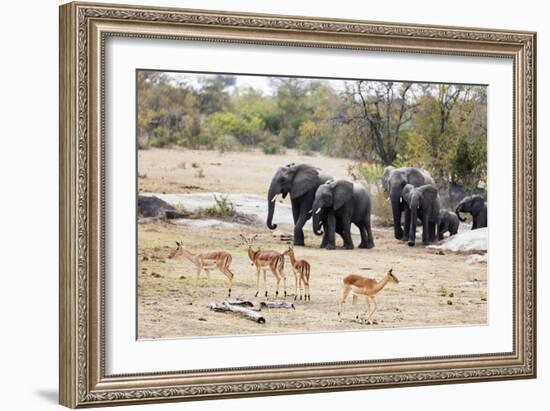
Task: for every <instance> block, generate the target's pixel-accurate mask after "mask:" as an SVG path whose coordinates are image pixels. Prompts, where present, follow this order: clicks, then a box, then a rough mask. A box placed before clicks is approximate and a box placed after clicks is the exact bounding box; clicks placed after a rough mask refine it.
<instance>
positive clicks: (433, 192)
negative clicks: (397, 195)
mask: <svg viewBox="0 0 550 411" xmlns="http://www.w3.org/2000/svg"><path fill="white" fill-rule="evenodd" d="M401 196H402V197H403V200H404V201H405V203H407V206H408V209H406V210H405V228H407V227H408V228H409V229H408V233H409V238H408V242H407V243H408V244H409V245H410V246H411V247H414V243H415V240H416V221H417V218H420V219H421V220H422V245H427V244H429V243H430V242H433V241H435V229H436V226H437V222H438V219H439V209H440V204H439V194H438V192H437V188H436V187H435V185H433V184H425V185H422V186H420V187H415V186H413V185H412V184H406V185H405V187H403V190H402V193H401Z"/></svg>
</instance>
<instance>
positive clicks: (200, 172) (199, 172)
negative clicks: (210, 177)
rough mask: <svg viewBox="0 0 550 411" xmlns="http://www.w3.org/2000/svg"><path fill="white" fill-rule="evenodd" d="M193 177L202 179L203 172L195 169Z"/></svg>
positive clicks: (200, 169)
mask: <svg viewBox="0 0 550 411" xmlns="http://www.w3.org/2000/svg"><path fill="white" fill-rule="evenodd" d="M195 177H197V178H204V170H203V169H202V168H197V171H196V172H195Z"/></svg>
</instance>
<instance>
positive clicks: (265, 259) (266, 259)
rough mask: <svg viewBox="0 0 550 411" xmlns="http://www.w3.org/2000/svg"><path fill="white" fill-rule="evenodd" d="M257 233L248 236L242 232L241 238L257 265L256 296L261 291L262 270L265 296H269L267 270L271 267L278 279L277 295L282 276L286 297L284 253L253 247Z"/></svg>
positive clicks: (254, 263) (276, 279)
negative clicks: (261, 272)
mask: <svg viewBox="0 0 550 411" xmlns="http://www.w3.org/2000/svg"><path fill="white" fill-rule="evenodd" d="M256 237H257V235H254V236H252V237H251V238H249V239H248V238H246V237H245V236H244V235H243V234H241V238H242V239H243V241H244V244H245V245H246V246H247V247H248V258H250V261H251V263H252V265H254V266H255V267H256V294H255V295H254V296H255V297H257V296H258V294H259V293H260V271H263V273H264V287H265V296H266V297H267V283H266V271H267V270H268V269H269V270H271V272H272V273H273V276H274V277H275V281H277V290H276V291H275V296H278V295H279V285H280V283H281V278H282V279H283V287H284V295H285V297H286V277H285V276H284V274H283V270H284V267H285V257H284V255H283V254H281V253H279V252H277V251H272V250H266V251H263V250H262V249H261V248H258V249H257V250H256V251H254V249H253V248H252V245H253V243H254V240H255V239H256Z"/></svg>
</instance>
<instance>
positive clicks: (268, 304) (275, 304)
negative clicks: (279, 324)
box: [260, 301, 296, 310]
mask: <svg viewBox="0 0 550 411" xmlns="http://www.w3.org/2000/svg"><path fill="white" fill-rule="evenodd" d="M260 307H261V308H292V309H293V310H295V309H296V307H294V304H292V303H289V302H287V301H262V302H260Z"/></svg>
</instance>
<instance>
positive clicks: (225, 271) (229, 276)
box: [218, 267, 235, 297]
mask: <svg viewBox="0 0 550 411" xmlns="http://www.w3.org/2000/svg"><path fill="white" fill-rule="evenodd" d="M218 268H219V270H220V271H221V272H222V273H223V274H225V276H226V277H227V280H228V281H229V290H228V294H227V296H228V297H231V288H232V286H233V277H234V276H235V275H234V274H233V273H232V272H231V270H230V269H229V267H225V268H224V267H218Z"/></svg>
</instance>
